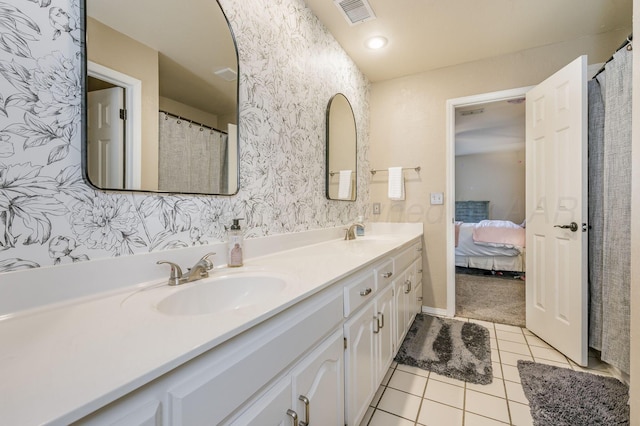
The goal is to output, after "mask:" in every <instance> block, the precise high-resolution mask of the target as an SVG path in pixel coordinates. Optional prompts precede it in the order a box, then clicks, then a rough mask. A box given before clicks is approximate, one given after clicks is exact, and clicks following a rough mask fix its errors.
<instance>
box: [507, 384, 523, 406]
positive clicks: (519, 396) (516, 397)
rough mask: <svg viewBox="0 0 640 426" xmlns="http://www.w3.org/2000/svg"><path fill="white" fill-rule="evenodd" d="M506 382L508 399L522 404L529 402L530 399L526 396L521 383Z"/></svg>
mask: <svg viewBox="0 0 640 426" xmlns="http://www.w3.org/2000/svg"><path fill="white" fill-rule="evenodd" d="M504 384H505V387H506V388H507V399H509V400H511V401H516V402H519V403H521V404H527V405H528V404H529V400H528V399H527V397H526V396H524V390H523V389H522V385H521V384H520V383H514V382H505V383H504Z"/></svg>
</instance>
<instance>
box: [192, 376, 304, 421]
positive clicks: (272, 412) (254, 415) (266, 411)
mask: <svg viewBox="0 0 640 426" xmlns="http://www.w3.org/2000/svg"><path fill="white" fill-rule="evenodd" d="M291 392H292V391H291V378H290V377H289V376H286V377H284V378H282V379H281V380H280V381H278V382H277V383H276V384H275V385H274V386H273V387H272V388H271V389H269V390H268V391H267V393H265V394H264V396H262V397H261V398H260V399H259V400H257V401H256V402H255V403H254V404H253V405H251V407H249V409H248V410H247V411H245V412H244V413H242V415H241V416H240V417H238V418H236V419H235V420H234V421H232V422H231V423H230V425H233V426H290V425H292V424H294V423H293V416H297V414H295V413H294V412H293V411H290V408H291V394H292V393H291ZM203 423H206V422H205V421H204V419H203Z"/></svg>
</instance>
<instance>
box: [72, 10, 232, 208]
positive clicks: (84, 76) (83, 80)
mask: <svg viewBox="0 0 640 426" xmlns="http://www.w3.org/2000/svg"><path fill="white" fill-rule="evenodd" d="M88 1H91V0H80V44H81V48H80V56H81V60H80V64H81V75H80V84H81V87H80V90H81V91H82V95H81V113H80V115H81V121H82V124H81V169H82V178H83V180H84V182H85V184H87V185H88V186H89V187H90V188H92V189H94V190H96V191H105V192H117V193H140V194H149V195H153V194H158V195H162V194H164V195H172V194H185V195H205V196H218V197H231V196H234V195H237V194H238V192H239V191H240V157H241V155H240V151H241V150H240V139H241V138H240V135H241V132H240V125H241V118H240V55H239V52H238V43H237V41H236V36H235V33H234V32H233V28H232V27H231V23H230V22H229V18H228V17H227V14H226V13H225V11H224V9H223V8H222V5H221V4H220V1H219V0H216V4H217V5H218V8H219V9H220V12H221V13H222V16H223V17H224V20H225V22H226V23H227V28H228V29H229V33H230V34H231V40H232V42H233V46H234V48H235V53H236V65H237V67H236V72H237V74H236V75H237V79H236V81H237V83H236V129H237V131H236V139H237V141H236V144H237V153H236V156H237V159H236V160H237V165H238V166H237V168H236V181H237V183H238V184H237V186H236V188H235V191H234V192H232V193H231V192H230V193H225V194H218V193H201V192H176V191H160V190H150V189H118V188H100V187H97V186H95V185H94V184H93V183H92V182H91V180H90V179H89V170H88V167H87V164H88V151H89V150H88V147H87V136H88V117H87V108H88V91H87V86H88V78H89V75H88V65H87V64H88V61H89V55H88V52H87V2H88ZM158 113H159V112H158Z"/></svg>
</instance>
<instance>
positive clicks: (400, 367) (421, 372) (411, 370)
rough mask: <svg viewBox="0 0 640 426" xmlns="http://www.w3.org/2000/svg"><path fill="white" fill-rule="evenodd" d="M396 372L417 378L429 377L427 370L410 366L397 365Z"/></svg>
mask: <svg viewBox="0 0 640 426" xmlns="http://www.w3.org/2000/svg"><path fill="white" fill-rule="evenodd" d="M396 370H400V371H405V372H407V373H411V374H416V375H418V376H424V377H429V370H423V369H422V368H418V367H414V366H412V365H404V364H398V366H397V367H396Z"/></svg>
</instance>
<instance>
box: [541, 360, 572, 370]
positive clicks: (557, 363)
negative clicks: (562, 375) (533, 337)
mask: <svg viewBox="0 0 640 426" xmlns="http://www.w3.org/2000/svg"><path fill="white" fill-rule="evenodd" d="M536 362H537V363H540V364H547V365H555V366H556V367H561V368H571V364H570V363H569V361H567V360H566V359H565V360H564V361H551V360H550V359H544V358H537V359H536Z"/></svg>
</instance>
